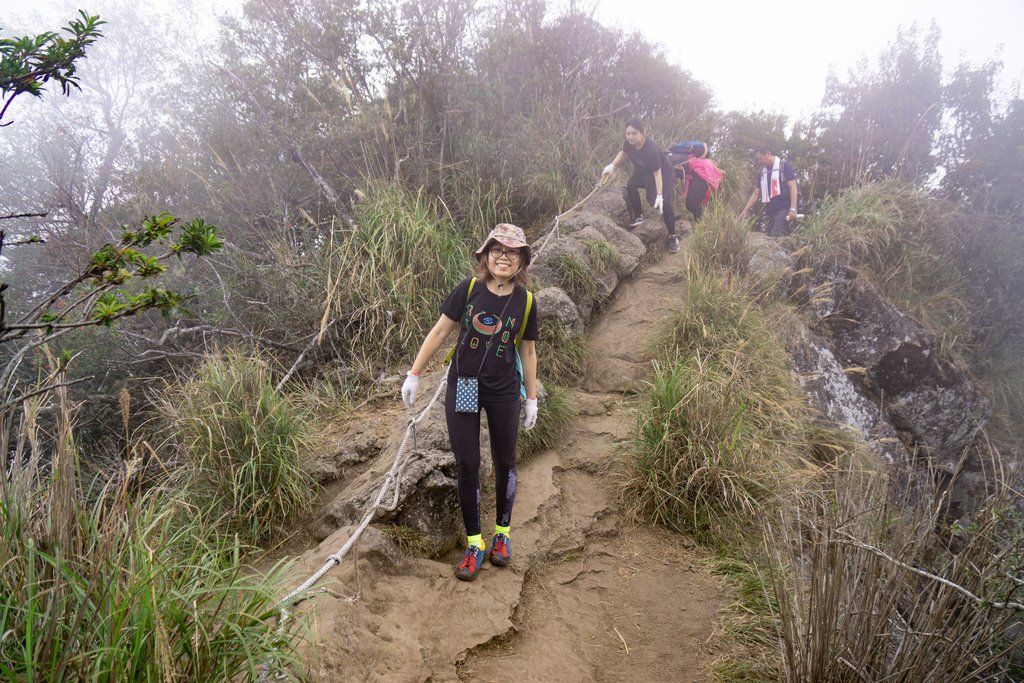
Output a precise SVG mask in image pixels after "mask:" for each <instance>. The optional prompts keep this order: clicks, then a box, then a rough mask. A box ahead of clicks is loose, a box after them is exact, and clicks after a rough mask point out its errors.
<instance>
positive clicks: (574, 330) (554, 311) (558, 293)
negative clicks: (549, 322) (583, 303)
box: [536, 287, 583, 337]
mask: <svg viewBox="0 0 1024 683" xmlns="http://www.w3.org/2000/svg"><path fill="white" fill-rule="evenodd" d="M536 296H537V304H538V310H539V311H540V315H541V318H552V319H554V320H557V321H558V322H559V323H561V325H562V327H564V328H565V330H566V331H567V332H568V333H569V335H570V336H572V337H579V336H582V335H583V320H582V319H581V318H580V312H579V309H577V308H576V304H574V303H573V301H572V299H570V298H569V295H568V294H566V293H565V292H564V291H562V290H561V289H559V288H558V287H545V288H544V289H542V290H540V291H539V292H537V295H536Z"/></svg>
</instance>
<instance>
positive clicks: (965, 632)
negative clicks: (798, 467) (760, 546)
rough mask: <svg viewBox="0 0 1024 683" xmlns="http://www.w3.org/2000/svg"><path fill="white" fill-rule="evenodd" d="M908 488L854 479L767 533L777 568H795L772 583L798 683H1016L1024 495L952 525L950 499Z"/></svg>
mask: <svg viewBox="0 0 1024 683" xmlns="http://www.w3.org/2000/svg"><path fill="white" fill-rule="evenodd" d="M905 484H906V482H903V484H900V485H898V484H897V481H896V478H895V477H894V478H891V479H889V480H886V479H885V478H884V477H882V475H878V474H864V473H860V472H852V471H848V472H846V473H844V474H842V476H837V478H836V480H835V481H834V484H833V485H832V486H831V487H829V488H827V489H821V490H818V491H815V492H812V493H809V494H808V495H806V496H804V497H802V498H800V499H799V500H794V501H792V504H791V505H788V506H786V507H785V508H783V509H781V510H780V511H779V512H778V514H777V515H776V516H775V517H774V521H771V522H770V523H769V524H768V525H767V530H766V533H765V548H766V551H767V552H768V553H769V555H770V557H771V558H772V562H770V563H768V566H782V567H789V568H790V570H791V571H790V572H789V573H786V572H778V571H776V572H774V573H773V576H772V584H773V588H774V593H775V595H776V596H778V603H779V620H780V625H781V634H780V635H781V639H782V642H781V645H782V658H783V664H784V670H785V675H786V680H787V681H794V682H795V681H812V680H813V681H850V682H851V683H854V682H860V681H864V680H873V681H879V680H904V681H966V680H978V681H981V680H992V681H995V680H1007V679H1006V678H1005V677H1006V676H1007V675H1008V674H1009V673H1010V672H1011V670H1012V667H1013V666H1014V664H1013V662H1012V661H1011V659H1010V658H1011V657H1012V656H1013V655H1014V653H1018V654H1019V652H1020V648H1021V647H1022V645H1024V621H1022V617H1024V573H1022V569H1021V567H1022V561H1024V527H1022V525H1021V519H1020V515H1019V510H1018V509H1017V508H1016V507H1015V504H1017V503H1018V502H1019V495H1020V494H1019V493H1018V492H1014V491H1012V490H1011V489H1009V488H1008V487H1005V486H1000V487H999V488H998V490H996V491H995V492H994V493H993V495H992V496H991V497H990V498H989V499H988V500H987V502H986V504H985V505H984V506H982V507H981V508H980V509H979V510H978V512H977V513H976V514H975V515H974V516H973V518H972V520H971V521H970V522H961V523H959V524H957V525H955V526H954V527H952V528H951V527H949V526H948V524H947V523H945V522H944V505H943V498H942V496H941V495H938V493H937V492H935V491H930V492H929V491H922V492H921V493H922V495H920V496H919V497H914V498H915V499H914V500H910V498H911V496H908V495H907V490H906V488H905ZM936 531H938V533H936ZM1016 665H1017V667H1018V669H1017V674H1019V673H1020V669H1019V667H1020V662H1019V661H1018V662H1017V664H1016Z"/></svg>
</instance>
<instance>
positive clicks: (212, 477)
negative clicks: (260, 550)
mask: <svg viewBox="0 0 1024 683" xmlns="http://www.w3.org/2000/svg"><path fill="white" fill-rule="evenodd" d="M158 408H159V410H160V412H161V414H162V416H163V421H164V424H165V429H166V432H167V434H168V440H167V442H166V447H167V448H168V449H173V452H174V453H175V455H176V459H177V464H178V467H177V469H176V471H175V473H174V488H175V489H176V490H177V491H178V492H179V493H180V495H181V496H182V497H183V499H184V500H187V501H195V502H196V504H198V505H201V506H202V507H203V508H204V509H205V510H206V511H208V512H207V514H208V515H209V516H210V518H211V519H214V520H216V523H217V524H218V526H219V527H220V528H221V529H223V530H224V531H225V532H226V533H228V534H232V535H237V536H238V537H239V538H240V539H242V540H243V541H245V542H246V543H252V544H260V543H263V542H265V541H266V540H268V539H269V538H271V536H272V535H273V534H275V533H276V532H278V531H279V530H280V529H281V528H283V527H282V525H283V523H284V522H285V521H287V520H288V519H289V518H291V517H293V516H294V515H296V514H298V513H301V512H303V511H305V510H307V509H308V508H309V506H310V505H311V504H312V501H313V497H314V494H315V491H316V484H315V482H314V481H313V479H312V477H311V476H310V475H309V474H307V473H306V472H305V470H304V469H303V465H302V455H303V453H304V451H305V446H306V440H307V436H308V434H309V430H310V425H309V424H308V423H307V421H306V418H305V417H304V416H303V414H301V413H300V412H299V411H298V410H297V409H296V408H295V407H294V406H293V405H292V404H291V402H290V401H289V400H288V399H287V398H286V397H285V396H283V395H281V394H279V393H278V392H276V391H275V390H274V385H273V383H272V381H271V376H270V370H269V368H268V367H267V365H266V364H265V363H264V362H262V361H261V360H259V359H258V358H254V357H251V356H245V355H243V354H242V353H241V352H239V351H237V350H228V351H226V352H225V353H224V354H223V355H214V356H210V357H209V358H208V359H207V360H206V362H205V363H204V364H203V365H202V366H201V367H200V368H199V369H198V373H197V375H196V377H195V378H192V379H186V380H182V381H179V382H178V383H177V384H174V385H172V386H170V387H169V388H168V389H167V391H166V392H165V394H164V395H163V396H162V397H161V398H160V399H159V400H158Z"/></svg>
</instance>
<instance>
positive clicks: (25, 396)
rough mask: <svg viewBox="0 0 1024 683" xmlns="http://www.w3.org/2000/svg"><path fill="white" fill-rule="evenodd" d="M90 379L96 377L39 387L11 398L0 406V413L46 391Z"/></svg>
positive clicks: (90, 376)
mask: <svg viewBox="0 0 1024 683" xmlns="http://www.w3.org/2000/svg"><path fill="white" fill-rule="evenodd" d="M91 379H96V375H89V376H88V377H80V378H78V379H73V380H71V381H70V382H58V383H57V384H47V385H46V386H44V387H40V388H38V389H35V390H34V391H30V392H28V393H25V394H22V395H21V396H18V397H17V398H12V399H11V400H9V401H7V402H6V403H4V404H3V405H0V413H3V412H5V411H7V410H9V409H11V408H13V407H14V406H16V405H18V404H19V403H21V402H22V401H24V400H26V399H30V398H32V397H33V396H38V395H39V394H45V393H46V392H48V391H53V390H54V389H60V388H61V387H70V386H71V385H73V384H81V383H82V382H88V381H89V380H91Z"/></svg>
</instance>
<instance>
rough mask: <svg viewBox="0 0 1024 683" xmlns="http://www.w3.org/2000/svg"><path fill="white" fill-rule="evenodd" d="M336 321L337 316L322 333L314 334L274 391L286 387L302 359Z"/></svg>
mask: <svg viewBox="0 0 1024 683" xmlns="http://www.w3.org/2000/svg"><path fill="white" fill-rule="evenodd" d="M336 322H338V319H337V318H335V319H334V320H332V321H331V322H329V323H327V325H326V326H324V328H323V329H322V330H321V331H320V333H319V334H315V335H313V338H312V339H310V340H309V344H307V345H306V348H304V349H303V350H302V353H300V354H299V357H298V358H296V359H295V362H294V363H292V366H291V368H289V369H288V372H287V373H285V376H284V377H282V378H281V381H280V382H278V383H277V386H276V387H274V391H281V388H282V387H284V385H285V383H286V382H287V381H288V380H289V379H291V376H292V375H293V374H294V373H295V371H296V370H297V369H298V367H299V364H300V363H302V359H303V358H305V357H306V354H307V353H309V352H310V350H311V349H312V348H313V347H314V346H315V345H316V344H318V343H319V342H320V340H321V339H322V338H323V335H324V333H325V332H327V330H329V329H330V328H331V325H333V324H334V323H336Z"/></svg>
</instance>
